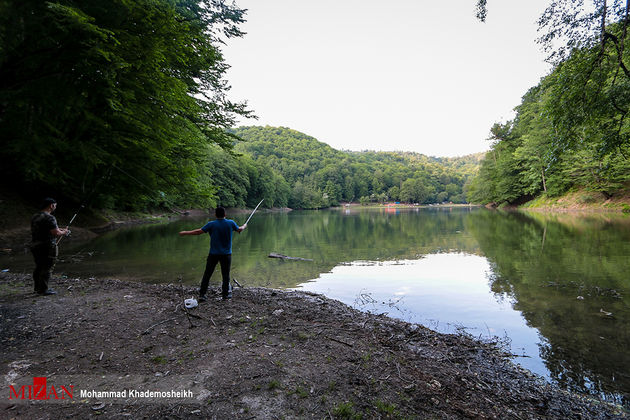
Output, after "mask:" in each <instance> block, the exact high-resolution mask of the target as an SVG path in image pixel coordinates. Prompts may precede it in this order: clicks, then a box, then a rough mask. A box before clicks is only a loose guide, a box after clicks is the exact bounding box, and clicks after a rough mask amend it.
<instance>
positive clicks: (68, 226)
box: [55, 168, 112, 245]
mask: <svg viewBox="0 0 630 420" xmlns="http://www.w3.org/2000/svg"><path fill="white" fill-rule="evenodd" d="M111 174H112V170H111V168H110V169H109V171H108V172H107V173H106V174H103V176H102V177H100V178H99V180H98V181H96V183H95V184H94V187H93V188H92V191H90V193H89V194H88V195H87V196H86V198H85V200H83V203H81V205H80V206H79V209H78V210H77V211H76V213H74V216H72V218H71V219H70V221H69V222H68V225H67V226H66V229H69V228H70V225H71V224H72V222H74V219H76V218H77V216H78V215H79V212H80V211H81V210H83V209H84V208H85V206H86V205H87V204H88V202H89V200H90V199H91V197H92V195H93V194H94V193H95V192H96V189H97V188H98V185H99V184H100V183H101V181H103V179H105V177H108V178H109V177H110V176H111ZM66 236H70V232H69V231H68V233H66V234H65V235H64V236H61V237H59V239H57V242H56V243H55V245H59V242H61V240H62V239H63V238H65V237H66Z"/></svg>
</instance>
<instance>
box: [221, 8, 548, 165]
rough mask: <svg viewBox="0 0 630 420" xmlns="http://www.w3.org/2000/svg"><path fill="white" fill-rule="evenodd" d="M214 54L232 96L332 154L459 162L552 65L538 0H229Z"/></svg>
mask: <svg viewBox="0 0 630 420" xmlns="http://www.w3.org/2000/svg"><path fill="white" fill-rule="evenodd" d="M236 3H237V5H238V6H239V7H241V8H244V9H248V13H247V16H246V19H247V22H246V23H245V24H243V25H242V26H241V29H242V30H243V31H245V32H247V34H246V35H245V36H244V37H243V38H239V39H231V40H228V41H227V42H228V43H227V45H226V46H224V47H223V52H224V55H225V59H226V61H227V63H228V64H229V65H230V66H231V69H230V70H229V71H228V74H227V78H228V81H229V83H230V85H231V86H232V90H231V91H230V98H231V99H232V100H234V101H243V100H246V101H247V102H248V104H249V107H250V108H251V109H252V110H253V111H254V112H255V113H256V115H257V116H258V117H259V119H258V120H241V121H240V125H263V126H264V125H270V126H282V127H289V128H292V129H294V130H298V131H301V132H303V133H305V134H307V135H310V136H313V137H315V138H316V139H318V140H319V141H321V142H324V143H327V144H329V145H330V146H332V147H334V148H335V149H339V150H380V151H394V150H395V151H410V152H419V153H423V154H425V155H429V156H462V155H466V154H469V153H475V152H482V151H485V150H487V149H488V147H489V142H488V141H487V140H486V139H487V138H488V134H489V130H490V127H491V126H492V124H494V123H495V122H499V121H506V120H508V119H511V118H513V116H514V113H513V108H514V107H515V106H517V105H519V104H520V102H521V97H522V96H523V95H524V94H525V92H526V91H527V90H528V89H529V88H530V87H532V86H535V85H536V84H537V83H538V82H539V81H540V78H541V77H542V76H544V75H545V74H547V73H548V71H549V69H550V66H549V65H548V64H546V63H545V62H544V54H543V53H542V52H541V51H540V47H539V46H538V45H537V44H536V43H535V39H536V38H537V31H536V29H537V25H536V20H537V18H538V17H539V16H540V14H541V12H542V11H543V10H544V8H545V6H546V5H547V4H548V0H528V1H523V0H501V1H498V0H495V1H492V0H490V1H488V9H489V11H488V19H487V22H486V23H481V22H479V21H478V20H477V19H476V18H475V4H476V0H437V1H423V0H388V1H376V0H237V1H236Z"/></svg>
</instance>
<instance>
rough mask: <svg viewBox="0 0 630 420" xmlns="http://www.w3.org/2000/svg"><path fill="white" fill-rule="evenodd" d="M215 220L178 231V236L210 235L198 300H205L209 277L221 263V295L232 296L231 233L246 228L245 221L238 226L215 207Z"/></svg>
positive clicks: (221, 210)
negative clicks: (192, 228) (194, 227)
mask: <svg viewBox="0 0 630 420" xmlns="http://www.w3.org/2000/svg"><path fill="white" fill-rule="evenodd" d="M215 215H216V217H217V219H216V220H213V221H211V222H208V223H206V224H205V225H204V226H203V227H201V228H199V229H195V230H183V231H181V232H179V235H180V236H187V235H202V234H204V233H208V234H209V235H210V253H209V254H208V259H207V261H206V269H205V271H204V273H203V277H202V278H201V286H200V287H199V301H200V302H205V301H206V300H207V298H206V292H207V291H208V283H209V282H210V277H211V276H212V273H213V272H214V269H215V268H216V266H217V263H219V264H221V275H222V277H223V282H222V283H221V296H222V297H223V299H224V300H225V299H230V298H231V297H232V288H231V286H230V266H231V265H232V233H233V232H234V231H236V232H238V233H241V232H242V231H244V230H245V228H247V223H246V224H244V225H243V226H241V227H239V226H238V225H237V224H236V222H234V220H231V219H226V218H225V209H224V208H223V207H217V209H216V211H215Z"/></svg>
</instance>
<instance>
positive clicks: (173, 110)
mask: <svg viewBox="0 0 630 420" xmlns="http://www.w3.org/2000/svg"><path fill="white" fill-rule="evenodd" d="M0 12H1V13H0V134H1V136H0V137H1V138H2V147H1V148H0V159H2V161H3V164H2V166H1V169H0V176H2V177H3V179H4V180H11V185H12V187H13V188H14V189H17V190H18V191H21V192H23V193H24V194H25V195H27V196H31V197H37V196H40V197H41V196H44V195H54V196H56V197H59V198H64V199H66V200H70V201H75V202H77V203H80V202H86V201H89V202H88V204H89V205H91V206H92V207H98V208H112V209H121V210H138V209H149V208H156V207H211V206H214V205H217V204H223V205H224V206H230V207H244V206H248V207H252V206H254V205H255V204H256V203H257V202H258V201H259V200H260V199H262V198H264V199H265V205H266V206H268V207H272V206H273V207H282V206H290V207H293V208H321V207H327V206H330V205H335V204H338V203H340V202H341V201H358V200H361V201H362V202H364V203H367V202H383V201H386V200H397V201H398V200H399V201H405V202H414V203H433V202H443V201H452V202H457V203H461V202H464V201H465V190H466V185H467V183H468V179H469V178H470V176H471V175H472V174H473V173H474V172H475V169H476V167H477V165H478V160H479V157H475V156H471V157H467V158H461V159H435V158H428V157H426V156H422V155H418V154H409V153H408V154H405V153H373V152H362V153H353V152H341V151H337V150H334V149H332V148H330V147H328V146H326V145H325V144H323V143H320V142H318V141H317V140H315V139H313V138H311V137H308V136H306V135H304V134H301V133H298V132H295V131H292V130H289V129H283V128H270V127H265V128H263V127H246V128H238V129H231V127H233V126H234V125H235V122H236V120H237V118H238V117H242V116H245V117H247V116H252V114H251V111H250V110H248V109H247V106H246V104H244V103H233V102H231V101H230V100H229V99H228V92H229V85H228V84H227V82H226V81H225V78H224V76H225V71H226V70H227V68H228V67H229V66H228V64H227V63H226V62H225V61H224V59H223V56H222V53H221V48H220V47H221V45H222V43H223V42H224V41H225V40H226V39H227V38H231V37H239V36H242V35H243V34H242V32H241V31H240V30H239V29H238V27H239V24H241V23H242V22H243V21H244V11H243V10H241V9H238V8H237V7H236V6H234V5H228V4H227V3H226V2H224V1H221V0H213V1H209V2H207V1H200V0H197V1H191V0H187V1H183V0H134V1H113V0H98V1H96V0H80V1H70V0H59V1H49V2H42V1H39V0H20V1H18V0H2V1H1V2H0Z"/></svg>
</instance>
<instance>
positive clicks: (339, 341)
mask: <svg viewBox="0 0 630 420" xmlns="http://www.w3.org/2000/svg"><path fill="white" fill-rule="evenodd" d="M326 338H327V339H329V340H332V341H335V342H337V343H340V344H345V345H346V346H348V347H353V346H352V344H350V343H346V342H345V341H341V340H338V339H336V338H334V337H329V336H326Z"/></svg>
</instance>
